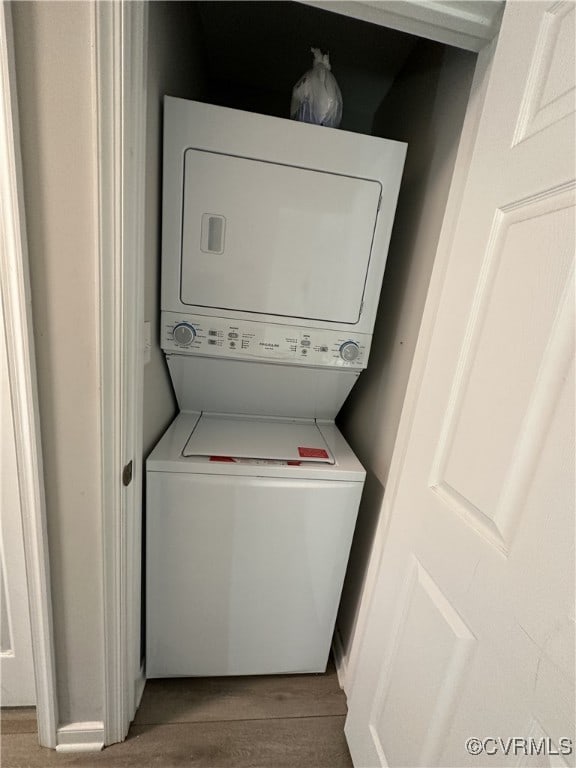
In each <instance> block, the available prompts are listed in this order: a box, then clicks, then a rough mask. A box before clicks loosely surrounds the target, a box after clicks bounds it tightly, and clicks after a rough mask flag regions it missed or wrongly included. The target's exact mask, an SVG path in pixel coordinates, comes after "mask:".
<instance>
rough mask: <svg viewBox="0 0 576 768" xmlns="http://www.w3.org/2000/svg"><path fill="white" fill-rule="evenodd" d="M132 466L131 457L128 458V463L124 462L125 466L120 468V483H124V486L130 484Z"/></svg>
mask: <svg viewBox="0 0 576 768" xmlns="http://www.w3.org/2000/svg"><path fill="white" fill-rule="evenodd" d="M132 466H133V463H132V459H130V461H129V462H128V464H126V466H125V467H124V469H123V470H122V484H123V485H124V487H126V486H128V485H130V483H131V482H132Z"/></svg>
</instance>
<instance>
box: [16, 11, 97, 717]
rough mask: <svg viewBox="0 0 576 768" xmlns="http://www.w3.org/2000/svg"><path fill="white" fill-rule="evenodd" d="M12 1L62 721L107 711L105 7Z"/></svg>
mask: <svg viewBox="0 0 576 768" xmlns="http://www.w3.org/2000/svg"><path fill="white" fill-rule="evenodd" d="M12 10H13V20H14V37H15V54H16V72H17V87H18V103H19V111H20V126H21V146H22V159H23V173H24V200H25V211H26V220H27V230H28V246H29V255H30V271H31V287H32V305H33V322H34V335H35V342H36V357H37V361H36V362H37V370H38V388H39V400H40V420H41V430H42V449H43V456H44V477H45V485H46V505H47V518H48V539H49V550H50V566H51V585H52V597H53V609H54V634H55V637H54V640H55V648H56V662H57V693H58V703H59V708H60V721H61V722H62V723H66V722H68V721H70V720H75V721H78V720H80V721H83V720H101V719H102V715H103V712H102V702H103V698H102V695H103V691H102V680H103V629H102V594H101V585H102V546H101V536H100V520H101V509H100V477H101V468H100V437H99V419H100V406H99V397H100V393H99V360H98V308H97V291H98V254H97V250H96V246H97V223H96V220H95V212H96V205H95V203H96V164H95V161H96V154H95V122H94V98H95V94H94V72H93V69H92V66H93V51H92V48H91V29H92V13H93V9H92V8H91V6H90V5H89V4H84V3H82V2H67V3H60V2H55V3H52V2H46V1H44V0H43V2H23V3H20V2H19V3H15V4H14V5H13V7H12Z"/></svg>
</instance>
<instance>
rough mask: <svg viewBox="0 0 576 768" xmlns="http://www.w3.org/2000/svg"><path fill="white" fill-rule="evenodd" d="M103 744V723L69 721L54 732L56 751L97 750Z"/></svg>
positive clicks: (97, 721) (98, 721)
mask: <svg viewBox="0 0 576 768" xmlns="http://www.w3.org/2000/svg"><path fill="white" fill-rule="evenodd" d="M103 746H104V723H103V722H102V721H101V720H96V721H94V722H84V723H82V722H80V723H69V724H68V725H62V726H60V727H59V728H58V730H57V732H56V752H99V751H100V750H101V749H102V748H103Z"/></svg>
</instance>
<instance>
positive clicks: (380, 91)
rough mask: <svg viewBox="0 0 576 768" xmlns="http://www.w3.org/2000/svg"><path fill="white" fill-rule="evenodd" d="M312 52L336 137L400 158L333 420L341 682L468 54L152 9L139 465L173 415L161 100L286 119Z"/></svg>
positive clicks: (410, 41) (439, 213)
mask: <svg viewBox="0 0 576 768" xmlns="http://www.w3.org/2000/svg"><path fill="white" fill-rule="evenodd" d="M311 46H314V47H319V48H321V49H322V50H323V51H328V52H329V53H330V57H331V64H332V71H333V73H334V75H335V77H336V79H337V81H338V83H339V85H340V88H341V91H342V97H343V104H344V109H343V119H342V123H341V126H340V130H342V131H350V132H353V133H359V134H366V135H373V136H379V137H383V138H387V139H392V140H395V141H398V142H406V143H407V144H408V154H407V158H406V164H405V167H404V176H403V181H402V186H401V188H400V196H399V201H398V206H397V210H396V215H395V221H394V228H393V231H392V239H391V242H390V248H389V253H388V259H387V264H386V272H385V275H384V281H383V284H382V291H381V295H380V304H379V309H378V313H377V316H376V325H375V330H374V337H373V340H372V349H371V353H370V360H369V364H368V369H367V370H365V371H364V372H363V373H362V374H361V376H360V378H359V381H358V383H357V384H356V385H355V388H354V389H353V391H352V393H351V394H350V396H349V397H348V400H347V401H346V402H345V404H344V406H343V408H342V409H341V411H340V413H339V415H338V418H337V424H338V426H339V427H340V429H341V431H342V433H343V434H344V436H345V437H346V439H347V441H348V442H349V443H350V445H351V447H352V449H353V450H354V452H355V453H356V455H357V456H358V458H359V459H360V461H361V462H362V465H363V466H364V468H365V469H366V473H367V474H366V482H365V486H364V493H363V498H362V502H361V505H360V511H359V514H358V519H357V522H356V530H355V534H354V540H353V544H352V550H351V555H350V560H349V563H348V570H347V574H346V579H345V581H344V587H343V592H342V599H341V603H340V609H339V613H338V619H337V622H336V633H335V651H336V655H337V664H338V665H339V668H340V673H341V679H343V678H344V676H345V668H346V661H347V657H348V654H349V652H350V648H351V646H352V644H353V642H354V632H355V625H356V620H357V614H358V607H359V604H360V600H361V597H362V590H363V580H364V575H365V570H366V565H367V561H368V556H369V554H370V548H371V544H372V540H373V536H374V531H375V527H376V522H377V520H378V515H379V512H380V505H381V500H382V497H383V494H384V488H385V483H386V477H387V472H388V468H389V464H390V459H391V455H392V450H393V446H394V439H395V434H396V429H397V426H398V422H399V419H400V413H401V408H402V402H403V398H404V393H405V388H406V383H407V379H408V374H409V371H410V364H411V360H412V354H413V351H414V347H415V344H416V339H417V335H418V330H419V323H420V318H421V314H422V310H423V306H424V301H425V298H426V291H427V286H428V280H429V276H430V273H431V270H432V265H433V260H434V255H435V250H436V244H437V240H438V236H439V234H440V228H441V225H442V220H443V215H444V207H445V203H446V198H447V195H448V190H449V187H450V181H451V175H452V169H453V167H454V161H455V158H456V150H457V147H458V139H459V133H460V129H461V126H462V122H463V119H464V114H465V111H466V106H467V103H468V96H469V93H470V86H471V83H472V76H473V73H474V67H475V61H476V55H475V54H473V53H470V52H467V51H464V50H461V49H458V48H453V47H449V46H445V45H443V44H441V43H437V42H433V41H429V40H425V39H423V38H418V37H415V36H412V35H409V34H405V33H402V32H398V31H395V30H392V29H388V28H385V27H381V26H377V25H373V24H369V23H367V22H365V21H360V20H358V19H353V18H349V17H346V16H344V15H340V14H337V13H333V12H331V11H328V10H324V9H321V8H318V7H311V6H308V5H305V4H301V3H296V2H274V3H268V2H258V3H251V2H226V3H215V2H166V3H164V2H156V3H150V5H149V18H148V51H147V82H148V86H147V87H148V104H147V121H148V122H147V130H146V133H147V136H146V138H147V167H146V232H145V239H144V242H145V248H146V253H145V259H146V263H145V308H144V313H145V322H147V323H149V324H150V325H149V328H150V335H151V347H150V355H149V360H148V362H147V363H146V365H145V369H144V417H143V439H144V457H146V455H148V454H149V453H150V451H151V449H152V448H153V447H154V445H155V444H156V443H157V441H158V439H159V438H160V436H161V435H162V434H163V433H164V431H165V430H166V428H167V426H168V425H169V424H170V422H171V421H172V420H173V418H174V417H175V415H176V414H177V412H178V406H177V403H176V398H175V394H174V390H173V387H172V382H171V379H170V376H169V374H168V369H167V366H166V361H165V359H164V355H163V353H162V350H161V348H160V274H161V265H160V253H161V248H160V239H161V204H162V187H161V179H162V151H161V148H162V133H163V131H162V125H163V111H162V109H163V107H162V105H163V97H164V95H165V94H168V95H170V96H174V97H177V98H179V99H189V100H195V101H198V102H203V103H206V104H213V105H216V106H221V107H229V108H233V109H240V110H245V111H247V112H252V113H257V114H262V115H269V116H273V117H282V118H288V116H289V108H290V97H291V90H292V86H293V85H294V84H295V83H296V81H297V80H298V79H299V78H300V76H301V75H302V74H303V73H304V72H305V71H306V70H307V69H309V68H310V65H311V54H310V47H311ZM315 130H317V131H322V130H324V129H322V128H315ZM145 546H146V543H145ZM144 648H145V643H144V642H143V644H142V649H143V653H144ZM344 687H345V688H346V683H345V682H344Z"/></svg>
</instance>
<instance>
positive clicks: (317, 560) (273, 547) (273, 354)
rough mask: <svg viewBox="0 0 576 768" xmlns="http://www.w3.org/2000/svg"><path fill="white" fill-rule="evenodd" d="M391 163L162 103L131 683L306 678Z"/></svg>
mask: <svg viewBox="0 0 576 768" xmlns="http://www.w3.org/2000/svg"><path fill="white" fill-rule="evenodd" d="M405 153H406V145H405V144H402V143H400V142H395V141H389V140H385V139H380V138H375V137H371V136H364V135H360V134H352V133H348V132H345V131H338V130H333V129H330V128H321V127H318V126H312V125H306V124H303V123H297V122H293V121H289V120H282V119H278V118H272V117H266V116H262V115H256V114H251V113H246V112H241V111H237V110H231V109H224V108H221V107H216V106H212V105H208V104H201V103H197V102H191V101H185V100H183V99H176V98H172V97H166V98H165V101H164V175H163V222H162V307H161V309H162V313H161V343H162V347H163V350H164V352H165V355H166V360H167V364H168V369H169V372H170V376H171V379H172V383H173V386H174V390H175V393H176V397H177V399H178V405H179V408H180V413H179V414H178V416H177V417H176V419H175V420H174V422H173V423H172V425H171V426H170V427H169V428H168V430H167V432H166V433H165V434H164V436H163V437H162V439H161V440H160V442H159V443H158V445H157V446H156V447H155V449H154V450H153V452H152V454H151V455H150V457H149V458H148V461H147V465H146V469H147V513H146V518H147V522H146V596H147V597H146V616H147V629H146V637H147V642H146V646H147V647H146V665H147V676H148V677H170V676H197V675H202V676H211V675H255V674H282V673H297V672H322V671H324V670H325V668H326V663H327V659H328V654H329V651H330V644H331V639H332V633H333V629H334V623H335V619H336V612H337V609H338V603H339V599H340V592H341V589H342V583H343V580H344V575H345V571H346V564H347V560H348V555H349V551H350V545H351V542H352V536H353V532H354V526H355V522H356V516H357V512H358V506H359V503H360V496H361V493H362V488H363V484H364V478H365V471H364V469H363V467H362V466H361V464H360V462H359V461H358V460H357V459H356V457H355V456H354V454H353V452H352V450H351V449H350V447H349V446H348V445H347V443H346V441H345V440H344V438H343V437H342V435H341V434H340V432H339V431H338V429H337V427H336V426H335V424H334V419H335V417H336V415H337V413H338V411H339V409H340V407H341V406H342V404H343V402H344V400H345V399H346V397H347V396H348V394H349V392H350V390H351V389H352V387H353V386H354V384H355V382H356V380H357V378H358V376H359V375H360V373H361V371H362V370H363V369H364V368H365V367H366V365H367V363H368V355H369V352H370V343H371V340H372V331H373V327H374V319H375V315H376V309H377V303H378V297H379V293H380V286H381V282H382V276H383V273H384V265H385V261H386V254H387V250H388V243H389V238H390V231H391V228H392V221H393V217H394V211H395V207H396V200H397V196H398V189H399V186H400V178H401V174H402V168H403V164H404V157H405Z"/></svg>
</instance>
